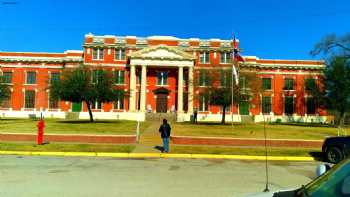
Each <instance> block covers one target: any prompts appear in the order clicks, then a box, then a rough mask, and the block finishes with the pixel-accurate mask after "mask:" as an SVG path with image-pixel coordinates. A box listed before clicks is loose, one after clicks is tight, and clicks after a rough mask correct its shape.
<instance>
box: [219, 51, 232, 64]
mask: <svg viewBox="0 0 350 197" xmlns="http://www.w3.org/2000/svg"><path fill="white" fill-rule="evenodd" d="M227 54H230V52H221V53H220V64H231V63H232V62H231V61H228V60H229V58H228V57H227V56H229V55H227ZM222 55H224V60H225V62H222V61H221V60H222V58H221V56H222Z"/></svg>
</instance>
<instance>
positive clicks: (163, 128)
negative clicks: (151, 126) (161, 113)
mask: <svg viewBox="0 0 350 197" xmlns="http://www.w3.org/2000/svg"><path fill="white" fill-rule="evenodd" d="M170 131H171V127H170V125H169V124H168V121H167V120H166V119H163V124H161V125H160V127H159V133H160V134H161V137H162V140H163V150H162V153H163V152H166V153H168V152H169V138H170Z"/></svg>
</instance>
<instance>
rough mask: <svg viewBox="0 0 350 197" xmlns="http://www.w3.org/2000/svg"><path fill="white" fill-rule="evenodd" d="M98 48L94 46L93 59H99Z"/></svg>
mask: <svg viewBox="0 0 350 197" xmlns="http://www.w3.org/2000/svg"><path fill="white" fill-rule="evenodd" d="M97 51H98V49H97V48H93V49H92V59H94V60H96V59H97V53H98V52H97Z"/></svg>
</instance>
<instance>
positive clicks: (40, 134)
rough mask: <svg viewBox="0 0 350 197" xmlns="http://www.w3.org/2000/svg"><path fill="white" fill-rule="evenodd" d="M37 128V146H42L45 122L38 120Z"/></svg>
mask: <svg viewBox="0 0 350 197" xmlns="http://www.w3.org/2000/svg"><path fill="white" fill-rule="evenodd" d="M37 127H38V138H37V144H38V145H42V144H43V140H44V127H45V122H44V120H43V119H40V120H39V122H38V125H37Z"/></svg>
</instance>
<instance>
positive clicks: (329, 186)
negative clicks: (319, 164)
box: [249, 158, 350, 197]
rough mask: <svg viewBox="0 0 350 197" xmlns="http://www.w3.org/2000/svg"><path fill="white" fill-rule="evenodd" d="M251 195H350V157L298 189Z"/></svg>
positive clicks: (290, 196)
mask: <svg viewBox="0 0 350 197" xmlns="http://www.w3.org/2000/svg"><path fill="white" fill-rule="evenodd" d="M324 169H326V167H324ZM249 197H350V158H347V159H344V160H343V161H341V162H340V163H338V164H336V165H334V166H333V167H332V168H330V169H329V170H328V171H327V172H325V173H323V174H322V175H320V176H319V177H317V178H316V179H315V180H313V181H311V182H310V183H308V184H307V185H303V186H301V187H300V188H298V189H290V190H285V191H277V192H262V193H259V194H256V195H252V196H249Z"/></svg>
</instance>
